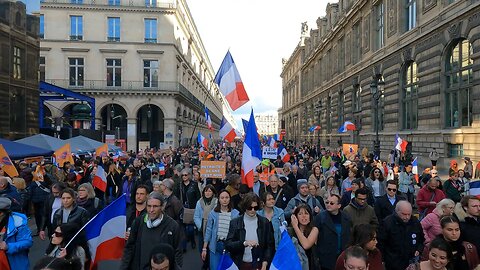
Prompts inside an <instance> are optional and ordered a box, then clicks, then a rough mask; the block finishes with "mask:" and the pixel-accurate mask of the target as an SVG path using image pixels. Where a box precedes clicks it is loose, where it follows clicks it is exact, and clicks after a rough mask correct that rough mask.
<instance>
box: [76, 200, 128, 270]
mask: <svg viewBox="0 0 480 270" xmlns="http://www.w3.org/2000/svg"><path fill="white" fill-rule="evenodd" d="M126 205H127V202H126V200H125V194H123V195H122V196H120V197H119V198H118V199H116V200H115V201H113V202H112V203H111V204H109V205H108V206H107V207H105V208H104V209H103V210H102V211H100V213H98V214H97V215H96V216H95V217H93V218H92V219H91V220H90V221H89V222H88V223H87V224H86V225H85V226H84V228H85V234H86V236H87V242H88V244H89V246H90V252H91V254H92V263H91V266H90V270H92V269H97V267H98V263H99V262H100V261H106V260H119V259H121V258H122V255H123V248H124V247H125V232H126V230H127V228H126V227H127V226H126V221H127V217H126V215H125V212H126Z"/></svg>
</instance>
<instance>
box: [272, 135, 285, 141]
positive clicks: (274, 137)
mask: <svg viewBox="0 0 480 270" xmlns="http://www.w3.org/2000/svg"><path fill="white" fill-rule="evenodd" d="M273 139H274V140H275V141H277V142H278V141H281V140H283V135H282V134H280V135H278V134H274V135H273Z"/></svg>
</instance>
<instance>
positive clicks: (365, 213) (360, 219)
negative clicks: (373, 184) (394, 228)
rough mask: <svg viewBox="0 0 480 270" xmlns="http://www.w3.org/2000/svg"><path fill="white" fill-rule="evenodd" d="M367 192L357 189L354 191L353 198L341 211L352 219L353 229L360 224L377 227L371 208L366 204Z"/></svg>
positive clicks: (373, 211) (363, 189) (364, 189)
mask: <svg viewBox="0 0 480 270" xmlns="http://www.w3.org/2000/svg"><path fill="white" fill-rule="evenodd" d="M367 196H368V190H367V189H366V188H359V189H357V191H355V198H353V199H352V200H351V202H350V204H349V205H348V206H347V207H345V209H343V211H344V212H345V213H347V214H348V215H349V216H350V218H351V219H352V224H353V227H355V226H357V225H360V224H370V225H372V226H373V227H377V226H378V219H377V216H376V215H375V210H373V207H371V206H370V205H368V204H367Z"/></svg>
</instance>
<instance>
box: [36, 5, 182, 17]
mask: <svg viewBox="0 0 480 270" xmlns="http://www.w3.org/2000/svg"><path fill="white" fill-rule="evenodd" d="M46 8H49V9H69V10H84V11H121V12H143V13H163V14H169V15H172V14H175V12H176V8H147V7H138V6H108V5H105V6H103V5H88V4H83V5H77V4H59V3H56V4H55V3H43V4H41V6H40V9H41V10H42V9H46Z"/></svg>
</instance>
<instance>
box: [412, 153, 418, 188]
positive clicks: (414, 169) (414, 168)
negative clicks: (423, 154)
mask: <svg viewBox="0 0 480 270" xmlns="http://www.w3.org/2000/svg"><path fill="white" fill-rule="evenodd" d="M412 173H413V176H414V177H415V181H416V182H417V184H418V181H419V177H418V161H417V157H415V159H414V160H413V162H412Z"/></svg>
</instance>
